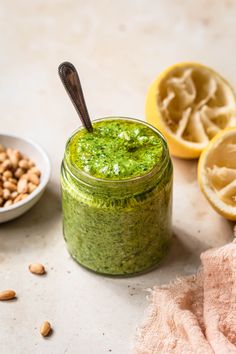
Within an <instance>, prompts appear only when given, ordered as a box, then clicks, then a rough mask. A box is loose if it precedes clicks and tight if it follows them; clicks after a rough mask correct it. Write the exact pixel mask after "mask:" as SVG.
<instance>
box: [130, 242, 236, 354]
mask: <svg viewBox="0 0 236 354" xmlns="http://www.w3.org/2000/svg"><path fill="white" fill-rule="evenodd" d="M201 261H202V270H201V271H200V272H199V273H198V274H197V275H193V276H191V277H185V278H180V279H177V280H176V281H175V282H174V283H172V284H170V285H168V286H163V287H154V289H153V290H152V292H151V305H150V308H149V314H148V318H147V320H146V322H145V323H144V324H143V326H142V327H141V329H140V330H139V333H138V338H137V343H136V346H135V349H134V353H136V354H169V353H170V354H192V353H194V354H195V353H196V354H214V353H215V354H234V353H235V354H236V241H233V242H232V243H230V244H227V245H225V246H223V247H221V248H217V249H211V250H208V251H206V252H204V253H203V254H202V255H201Z"/></svg>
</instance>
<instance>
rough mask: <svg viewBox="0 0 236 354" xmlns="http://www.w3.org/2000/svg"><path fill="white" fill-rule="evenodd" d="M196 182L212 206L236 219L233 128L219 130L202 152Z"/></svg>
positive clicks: (235, 171)
mask: <svg viewBox="0 0 236 354" xmlns="http://www.w3.org/2000/svg"><path fill="white" fill-rule="evenodd" d="M198 182H199V185H200V188H201V190H202V192H203V193H204V195H205V196H206V198H207V199H208V201H209V202H210V204H211V205H212V206H213V208H214V209H215V210H216V211H217V212H218V213H219V214H220V215H222V216H224V217H225V218H227V219H229V220H236V128H231V129H230V128H229V129H226V130H224V131H221V132H220V133H218V134H217V135H216V136H215V137H214V138H213V139H212V140H211V142H210V143H209V145H208V146H207V147H206V149H205V150H204V151H203V153H202V154H201V157H200V159H199V162H198Z"/></svg>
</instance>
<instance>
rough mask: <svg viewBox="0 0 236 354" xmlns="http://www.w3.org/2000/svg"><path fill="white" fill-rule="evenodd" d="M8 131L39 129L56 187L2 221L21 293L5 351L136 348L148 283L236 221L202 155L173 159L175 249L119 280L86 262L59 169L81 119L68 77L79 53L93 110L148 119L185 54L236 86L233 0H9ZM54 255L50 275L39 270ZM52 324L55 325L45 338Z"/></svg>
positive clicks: (224, 237)
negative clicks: (211, 185)
mask: <svg viewBox="0 0 236 354" xmlns="http://www.w3.org/2000/svg"><path fill="white" fill-rule="evenodd" d="M1 2H2V4H1V6H0V29H1V36H0V45H1V55H0V63H1V80H0V106H1V125H0V130H1V132H10V133H15V134H19V135H23V136H26V137H30V138H32V139H34V140H36V141H37V142H39V143H40V144H41V145H42V146H43V147H44V148H45V149H46V150H47V151H48V153H49V155H50V158H51V160H52V164H53V174H52V179H51V182H50V185H49V188H48V190H47V192H46V193H45V195H44V197H43V198H42V199H41V201H40V202H39V203H38V204H37V205H36V206H35V207H34V208H33V209H32V210H31V211H29V212H28V213H27V214H26V215H24V216H23V217H21V218H19V219H18V220H15V221H13V222H10V223H7V224H4V225H3V224H2V225H0V283H1V285H0V287H1V288H3V289H5V288H12V289H14V290H16V292H17V296H18V300H17V301H13V302H11V303H2V304H0V305H1V306H0V352H1V353H3V354H29V353H30V354H31V353H32V354H66V353H67V354H78V353H82V354H105V353H109V352H111V353H113V354H128V353H130V352H131V348H132V344H133V341H134V336H135V330H136V326H137V325H138V324H139V323H140V322H141V321H142V318H143V316H144V311H145V309H146V308H147V301H146V294H147V293H146V291H145V289H146V288H148V287H152V286H153V285H154V284H161V283H166V282H168V281H169V280H171V279H174V278H175V276H176V275H182V274H191V273H193V272H195V270H196V268H197V266H198V264H199V257H198V256H199V254H200V252H201V251H202V250H205V249H207V248H209V247H212V246H218V245H222V244H224V243H226V242H228V241H229V240H230V239H231V235H232V224H231V223H229V222H227V221H226V220H224V219H222V218H221V217H220V216H218V215H217V214H216V213H215V212H214V211H212V209H211V208H210V206H209V205H208V204H207V202H206V201H205V199H204V198H203V196H202V195H201V193H200V191H199V188H198V185H197V182H196V163H195V162H188V161H182V160H178V159H174V166H175V181H174V214H173V225H174V226H173V230H174V233H175V235H176V237H175V239H174V241H173V247H172V250H171V252H170V254H169V256H168V257H167V258H166V259H165V261H164V262H163V263H162V265H161V266H160V267H159V268H158V269H156V270H155V271H152V272H151V273H148V274H146V275H142V276H138V277H134V278H129V279H128V278H126V279H114V278H108V277H101V276H99V275H95V274H93V273H90V272H88V271H86V270H84V269H82V268H81V267H79V266H78V265H77V264H76V263H75V262H73V261H72V259H71V258H70V257H69V255H68V253H67V251H66V249H65V245H64V241H63V238H62V229H61V210H60V190H59V169H60V161H61V158H62V155H63V150H64V144H65V141H66V139H67V137H68V136H69V135H70V134H71V132H72V131H73V130H74V129H76V128H77V126H78V124H79V121H78V118H77V116H76V113H75V111H74V108H73V106H72V105H71V103H70V102H69V99H68V97H67V96H66V94H65V92H64V89H63V87H62V85H61V83H60V81H59V78H58V76H57V66H58V64H59V63H60V62H61V61H64V60H70V61H72V62H73V63H74V64H75V65H76V67H77V68H78V71H79V73H80V76H81V80H82V83H83V88H84V91H85V95H86V99H87V103H88V107H89V111H90V114H91V116H92V117H93V118H95V117H101V116H107V115H123V116H131V117H136V118H140V119H144V103H145V95H146V91H147V87H148V85H149V84H150V83H151V81H152V80H153V79H154V78H155V76H156V75H157V74H158V73H159V72H160V71H161V70H162V69H163V68H165V67H166V66H167V65H170V64H172V63H174V62H176V61H185V60H193V61H199V62H203V63H205V64H207V65H209V66H212V67H213V68H214V69H216V70H218V71H219V72H220V73H221V74H222V75H223V76H225V77H226V78H228V79H230V80H231V82H232V84H233V85H234V86H235V85H236V75H235V54H236V50H235V45H234V44H235V36H236V27H235V23H234V22H235V16H236V3H235V2H233V1H230V0H228V1H221V0H208V1H206V0H205V1H203V0H199V1H188V0H166V1H161V0H160V1H154V0H139V1H135V0H130V1H125V0H120V1H111V0H110V1H108V0H101V1H98V0H97V1H95V0H94V1H86V2H85V1H82V0H81V1H76V0H58V1H53V0H47V1H43V0H37V1H31V0H22V1H16V0H15V1H3V0H2V1H1ZM32 262H40V263H43V264H44V265H45V266H46V267H47V270H48V273H47V275H46V276H44V277H40V278H39V277H36V276H34V275H32V274H31V273H30V272H29V271H28V265H29V264H30V263H32ZM44 320H48V321H49V322H50V323H51V324H52V326H53V328H54V333H53V335H52V336H51V337H50V338H48V339H46V340H45V339H43V338H41V336H40V334H39V327H40V325H41V323H42V322H43V321H44Z"/></svg>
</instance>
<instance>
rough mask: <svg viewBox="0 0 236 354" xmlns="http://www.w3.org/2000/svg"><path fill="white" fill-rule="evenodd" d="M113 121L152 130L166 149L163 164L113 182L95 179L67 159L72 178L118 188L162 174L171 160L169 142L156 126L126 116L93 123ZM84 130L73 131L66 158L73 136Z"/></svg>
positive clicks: (105, 118)
mask: <svg viewBox="0 0 236 354" xmlns="http://www.w3.org/2000/svg"><path fill="white" fill-rule="evenodd" d="M111 120H124V121H129V122H136V123H140V124H143V125H145V126H147V127H149V128H150V129H151V130H153V131H154V132H155V133H156V134H157V135H158V136H159V137H160V138H161V140H162V142H163V147H164V151H163V156H164V158H163V161H162V162H161V163H160V161H159V162H158V163H156V164H155V165H154V166H153V168H152V169H151V170H150V171H148V172H147V173H145V174H143V175H140V176H136V177H131V178H124V179H120V180H118V179H117V180H116V179H113V180H112V179H105V178H98V177H94V176H92V175H90V174H88V173H86V172H85V171H83V170H82V169H80V168H78V167H77V168H76V169H75V168H74V166H73V165H72V164H71V163H68V161H67V159H66V158H64V165H65V167H66V169H67V170H68V171H69V173H70V174H71V175H72V177H74V178H75V179H77V180H78V179H79V180H83V181H84V182H85V183H86V184H92V185H96V186H98V185H101V186H102V187H105V186H107V187H108V186H109V187H115V188H117V187H122V186H124V185H127V184H129V183H130V184H132V185H136V184H139V183H140V182H141V181H142V180H145V181H146V180H147V179H149V178H152V177H153V176H154V175H156V174H157V173H158V172H161V171H162V170H163V167H164V166H165V165H166V163H167V162H168V159H169V150H168V145H167V141H166V139H165V137H164V136H163V135H162V133H161V132H160V131H159V130H158V129H156V128H155V127H154V126H152V125H151V124H149V123H147V122H145V121H142V120H140V119H136V118H129V117H124V116H122V117H118V116H107V117H103V118H98V119H94V120H93V122H94V123H97V122H102V121H111ZM93 122H92V123H93ZM82 129H85V128H84V127H83V126H80V127H79V128H78V129H76V130H75V131H73V133H72V134H71V136H70V137H69V138H68V140H67V142H66V149H65V156H66V152H67V148H68V146H69V143H70V141H71V139H72V138H73V136H74V135H75V134H77V132H78V131H80V130H82Z"/></svg>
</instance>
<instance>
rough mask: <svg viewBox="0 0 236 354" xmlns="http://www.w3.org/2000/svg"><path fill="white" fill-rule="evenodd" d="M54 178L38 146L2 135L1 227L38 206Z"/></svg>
mask: <svg viewBox="0 0 236 354" xmlns="http://www.w3.org/2000/svg"><path fill="white" fill-rule="evenodd" d="M50 174H51V164H50V160H49V158H48V155H47V154H46V152H45V151H44V150H43V149H42V148H41V147H40V146H39V145H38V144H36V143H34V142H33V141H31V140H29V139H25V138H21V137H18V136H16V135H11V134H0V223H3V222H6V221H9V220H12V219H15V218H17V217H18V216H20V215H22V214H23V213H25V212H26V211H27V210H29V209H30V208H31V207H32V206H33V205H35V203H37V201H38V200H39V199H40V197H41V196H42V194H43V192H44V190H45V188H46V186H47V184H48V182H49V179H50Z"/></svg>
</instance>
